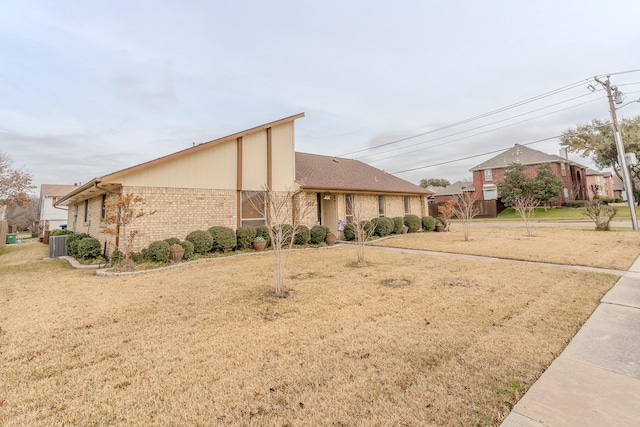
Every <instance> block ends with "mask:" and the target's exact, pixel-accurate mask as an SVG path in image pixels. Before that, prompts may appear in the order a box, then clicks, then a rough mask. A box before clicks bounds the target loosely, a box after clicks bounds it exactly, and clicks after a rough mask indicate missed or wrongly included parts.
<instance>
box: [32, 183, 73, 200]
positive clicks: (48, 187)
mask: <svg viewBox="0 0 640 427" xmlns="http://www.w3.org/2000/svg"><path fill="white" fill-rule="evenodd" d="M76 188H78V186H77V185H68V184H42V185H41V186H40V197H62V196H66V195H67V194H69V193H70V192H72V191H73V190H75V189H76Z"/></svg>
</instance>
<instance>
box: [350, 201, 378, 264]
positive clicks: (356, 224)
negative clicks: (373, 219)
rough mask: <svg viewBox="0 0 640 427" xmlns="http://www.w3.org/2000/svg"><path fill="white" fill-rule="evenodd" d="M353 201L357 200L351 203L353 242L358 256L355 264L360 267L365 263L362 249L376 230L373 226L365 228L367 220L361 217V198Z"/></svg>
mask: <svg viewBox="0 0 640 427" xmlns="http://www.w3.org/2000/svg"><path fill="white" fill-rule="evenodd" d="M354 199H355V200H357V202H356V201H355V200H354V201H352V203H353V228H354V234H355V240H356V251H357V254H358V261H357V264H359V265H362V264H365V263H366V260H365V256H364V247H365V245H366V243H367V240H369V238H370V237H371V236H373V233H374V232H375V231H376V228H375V227H373V226H369V228H367V227H366V225H367V220H365V219H364V217H363V214H362V213H363V211H364V209H363V205H362V199H361V198H357V199H356V198H355V196H354Z"/></svg>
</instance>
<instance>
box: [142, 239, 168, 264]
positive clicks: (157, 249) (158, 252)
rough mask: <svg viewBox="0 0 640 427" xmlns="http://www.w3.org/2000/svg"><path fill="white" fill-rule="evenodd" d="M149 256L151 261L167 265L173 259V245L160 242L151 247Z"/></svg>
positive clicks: (163, 241) (164, 241) (152, 244)
mask: <svg viewBox="0 0 640 427" xmlns="http://www.w3.org/2000/svg"><path fill="white" fill-rule="evenodd" d="M147 256H148V257H149V260H150V261H154V262H162V263H167V262H169V260H170V259H171V245H169V243H167V241H166V240H159V241H157V242H153V243H151V244H150V245H149V248H148V252H147Z"/></svg>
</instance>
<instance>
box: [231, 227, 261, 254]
mask: <svg viewBox="0 0 640 427" xmlns="http://www.w3.org/2000/svg"><path fill="white" fill-rule="evenodd" d="M256 231H257V230H256V227H251V226H248V227H247V226H245V227H238V229H237V230H236V248H237V249H250V248H251V247H252V244H253V239H255V237H256Z"/></svg>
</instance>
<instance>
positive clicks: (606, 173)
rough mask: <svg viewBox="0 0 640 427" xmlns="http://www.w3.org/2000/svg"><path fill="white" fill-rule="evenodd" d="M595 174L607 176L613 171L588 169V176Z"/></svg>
mask: <svg viewBox="0 0 640 427" xmlns="http://www.w3.org/2000/svg"><path fill="white" fill-rule="evenodd" d="M593 175H596V176H597V175H600V176H604V177H607V176H611V172H609V171H598V170H595V169H587V176H593Z"/></svg>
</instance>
